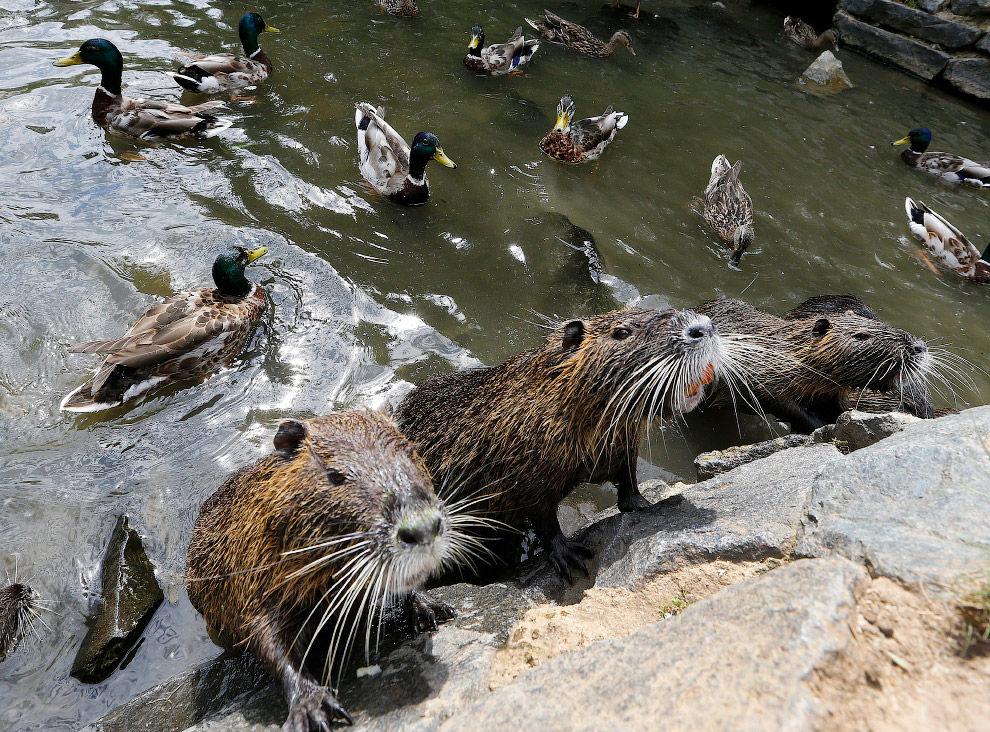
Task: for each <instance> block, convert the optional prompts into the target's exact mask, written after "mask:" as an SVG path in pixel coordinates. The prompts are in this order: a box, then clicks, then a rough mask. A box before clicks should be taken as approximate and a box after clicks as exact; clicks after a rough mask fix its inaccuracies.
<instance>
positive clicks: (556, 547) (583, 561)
mask: <svg viewBox="0 0 990 732" xmlns="http://www.w3.org/2000/svg"><path fill="white" fill-rule="evenodd" d="M593 555H594V552H592V551H591V549H589V548H588V547H586V546H585V545H584V544H582V543H581V542H579V541H568V540H567V539H566V538H565V537H564V535H563V534H560V535H559V536H555V537H554V539H553V546H552V547H551V548H550V564H552V565H553V568H554V569H555V570H557V574H559V575H560V576H561V577H563V578H564V579H566V580H567V581H568V582H570V583H573V582H574V575H573V573H572V571H571V570H572V568H573V569H578V570H580V571H582V572H584V576H585V577H590V576H591V575H590V574H589V573H588V564H587V560H588V559H591V557H592V556H593Z"/></svg>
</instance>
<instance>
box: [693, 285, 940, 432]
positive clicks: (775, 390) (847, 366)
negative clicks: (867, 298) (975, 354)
mask: <svg viewBox="0 0 990 732" xmlns="http://www.w3.org/2000/svg"><path fill="white" fill-rule="evenodd" d="M696 310H697V311H698V312H700V313H704V314H706V315H708V316H709V317H711V319H712V322H713V323H714V324H715V327H716V328H718V329H719V332H720V333H722V334H723V335H725V336H730V335H735V334H739V335H743V336H753V337H755V338H754V343H755V344H757V345H759V346H761V347H762V348H764V349H770V351H771V354H766V353H765V352H764V353H761V354H760V355H759V357H758V358H753V359H746V361H747V366H748V372H749V378H748V379H747V381H748V385H749V387H750V388H751V389H752V392H753V396H755V397H756V400H757V401H758V402H759V406H760V408H761V409H762V411H763V412H766V413H772V414H774V415H776V416H777V417H778V418H779V419H782V420H784V421H787V422H790V424H791V429H792V430H793V431H794V432H811V431H812V430H814V429H816V428H818V427H821V426H822V425H823V424H828V423H831V422H834V421H835V418H836V417H838V416H839V414H841V413H842V412H844V411H845V410H847V409H850V408H851V407H852V406H854V405H853V403H852V402H851V400H850V395H851V394H852V392H853V390H854V389H871V390H878V391H883V392H889V391H894V392H897V394H898V395H899V398H900V399H901V400H902V401H904V402H905V403H906V404H908V405H909V406H910V407H911V408H912V409H913V411H914V412H915V413H917V414H918V415H919V416H929V417H930V416H931V404H930V402H929V401H928V396H927V390H926V388H925V386H924V383H925V376H926V374H927V372H928V370H929V369H930V357H929V354H928V348H927V346H926V345H925V342H924V341H923V340H921V339H920V338H918V337H916V336H914V335H912V334H911V333H908V332H907V331H905V330H901V329H900V328H894V327H892V326H890V325H887V324H886V323H884V322H883V321H881V320H878V319H877V318H876V315H875V314H874V313H873V310H872V309H870V307H869V306H868V305H866V303H864V302H863V301H862V300H860V299H859V298H856V297H854V296H851V295H824V296H820V297H814V298H811V299H809V300H806V301H805V302H803V303H801V304H800V305H799V306H797V307H796V308H794V309H793V310H791V311H790V312H789V313H788V314H786V315H785V316H784V317H783V318H780V317H777V316H776V315H772V314H770V313H767V312H765V311H763V310H760V309H759V308H756V307H754V306H752V305H750V304H749V303H745V302H743V301H742V300H712V301H709V302H706V303H703V304H701V305H699V306H698V307H697V308H696ZM773 352H775V353H777V354H779V355H780V358H773V357H772V353H773ZM706 406H716V407H720V406H721V407H724V406H733V402H732V400H731V395H730V394H729V393H728V391H727V390H726V389H725V388H722V387H717V388H716V389H714V390H713V391H712V393H711V395H710V397H709V399H708V400H707V401H706ZM734 406H735V407H736V408H737V409H740V410H742V409H744V408H745V406H746V405H745V404H743V403H741V402H740V401H739V400H736V401H735V403H734ZM750 407H752V405H750Z"/></svg>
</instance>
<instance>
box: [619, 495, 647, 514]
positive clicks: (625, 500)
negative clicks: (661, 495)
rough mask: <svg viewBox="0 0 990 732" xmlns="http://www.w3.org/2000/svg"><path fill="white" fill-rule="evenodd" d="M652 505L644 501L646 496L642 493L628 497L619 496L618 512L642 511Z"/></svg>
mask: <svg viewBox="0 0 990 732" xmlns="http://www.w3.org/2000/svg"><path fill="white" fill-rule="evenodd" d="M652 505H653V504H652V503H650V502H649V501H648V500H647V499H646V496H644V495H643V494H642V493H632V494H630V495H628V496H619V510H620V511H622V513H629V512H630V511H642V510H644V509H647V508H649V507H650V506H652Z"/></svg>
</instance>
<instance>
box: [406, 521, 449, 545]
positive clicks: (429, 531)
mask: <svg viewBox="0 0 990 732" xmlns="http://www.w3.org/2000/svg"><path fill="white" fill-rule="evenodd" d="M439 533H440V519H439V518H434V517H432V516H431V517H424V518H422V519H421V520H419V521H417V522H416V523H411V524H405V525H404V526H402V528H400V529H399V531H398V533H397V534H396V536H397V537H398V539H399V542H400V543H402V544H405V545H406V546H410V547H413V546H426V545H427V544H431V543H432V542H433V540H434V539H435V538H436V536H437V534H439Z"/></svg>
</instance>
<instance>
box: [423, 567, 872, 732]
mask: <svg viewBox="0 0 990 732" xmlns="http://www.w3.org/2000/svg"><path fill="white" fill-rule="evenodd" d="M865 580H866V573H865V572H864V570H863V569H862V568H861V567H858V566H856V565H854V564H852V563H850V562H846V561H843V560H836V559H832V560H804V561H799V562H795V563H793V564H790V565H786V566H784V567H781V568H780V569H777V570H774V571H773V572H769V573H768V574H765V575H763V576H761V577H758V578H754V579H752V580H747V581H745V582H741V583H739V584H737V585H733V586H731V587H728V588H726V589H724V590H722V591H721V592H719V593H717V594H715V595H713V596H712V597H709V598H708V599H706V600H702V601H701V602H698V603H696V604H694V605H691V606H690V607H688V608H687V609H686V610H685V611H684V612H683V613H681V614H680V615H678V616H676V617H673V618H670V619H668V620H665V621H663V622H660V623H656V624H654V625H649V626H647V627H645V628H643V629H642V630H639V631H637V632H636V633H633V634H632V635H629V636H626V637H625V638H619V639H614V640H606V641H601V642H598V643H595V644H593V645H591V646H588V647H587V648H584V649H582V650H579V651H575V652H573V653H569V654H566V655H563V656H558V657H557V658H554V659H552V660H550V661H549V662H547V663H546V664H544V665H542V666H539V667H537V668H534V669H531V670H528V671H525V672H524V673H523V674H522V675H520V676H519V677H518V678H517V679H516V680H515V681H514V682H513V683H511V684H509V685H508V686H504V687H502V688H501V689H498V690H497V691H494V692H492V693H491V694H488V695H486V696H485V697H483V698H482V699H480V700H478V701H477V702H474V703H473V704H471V705H469V706H468V707H466V708H465V709H463V710H461V711H459V712H457V713H455V714H454V715H453V716H452V717H451V718H450V719H448V720H447V721H446V722H444V724H443V725H442V726H441V727H440V729H441V730H442V731H443V732H462V731H463V730H486V732H500V731H501V730H505V731H506V732H518V730H520V729H525V730H540V731H541V732H556V731H557V730H560V731H561V732H563V731H565V730H566V732H585V731H587V732H591V731H592V730H594V731H595V732H599V731H600V730H622V732H637V731H638V730H643V731H644V732H647V731H648V732H663V731H664V730H677V731H678V732H682V731H683V730H692V732H707V731H708V730H711V731H712V732H715V731H718V732H723V731H724V730H730V729H731V730H734V731H735V732H748V731H749V730H752V731H753V732H757V731H759V732H765V730H789V731H790V732H803V731H804V730H808V731H809V732H810V731H811V730H817V729H819V728H820V725H821V722H822V719H823V717H824V713H825V710H824V709H821V708H820V706H819V703H818V702H817V701H816V699H815V698H814V696H813V694H812V693H811V691H810V689H809V686H808V684H807V683H806V682H808V681H810V680H811V677H812V675H813V673H814V671H815V669H816V668H819V667H821V666H824V665H826V664H827V663H828V662H829V661H830V660H831V659H832V658H834V656H835V655H836V654H838V653H840V652H841V651H842V650H843V649H844V648H846V646H847V645H849V644H850V642H851V640H852V635H851V632H850V623H851V622H852V620H853V618H854V611H855V607H856V596H857V594H858V592H859V591H860V588H861V586H862V584H861V583H863V582H864V581H865ZM702 639H703V640H702Z"/></svg>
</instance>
